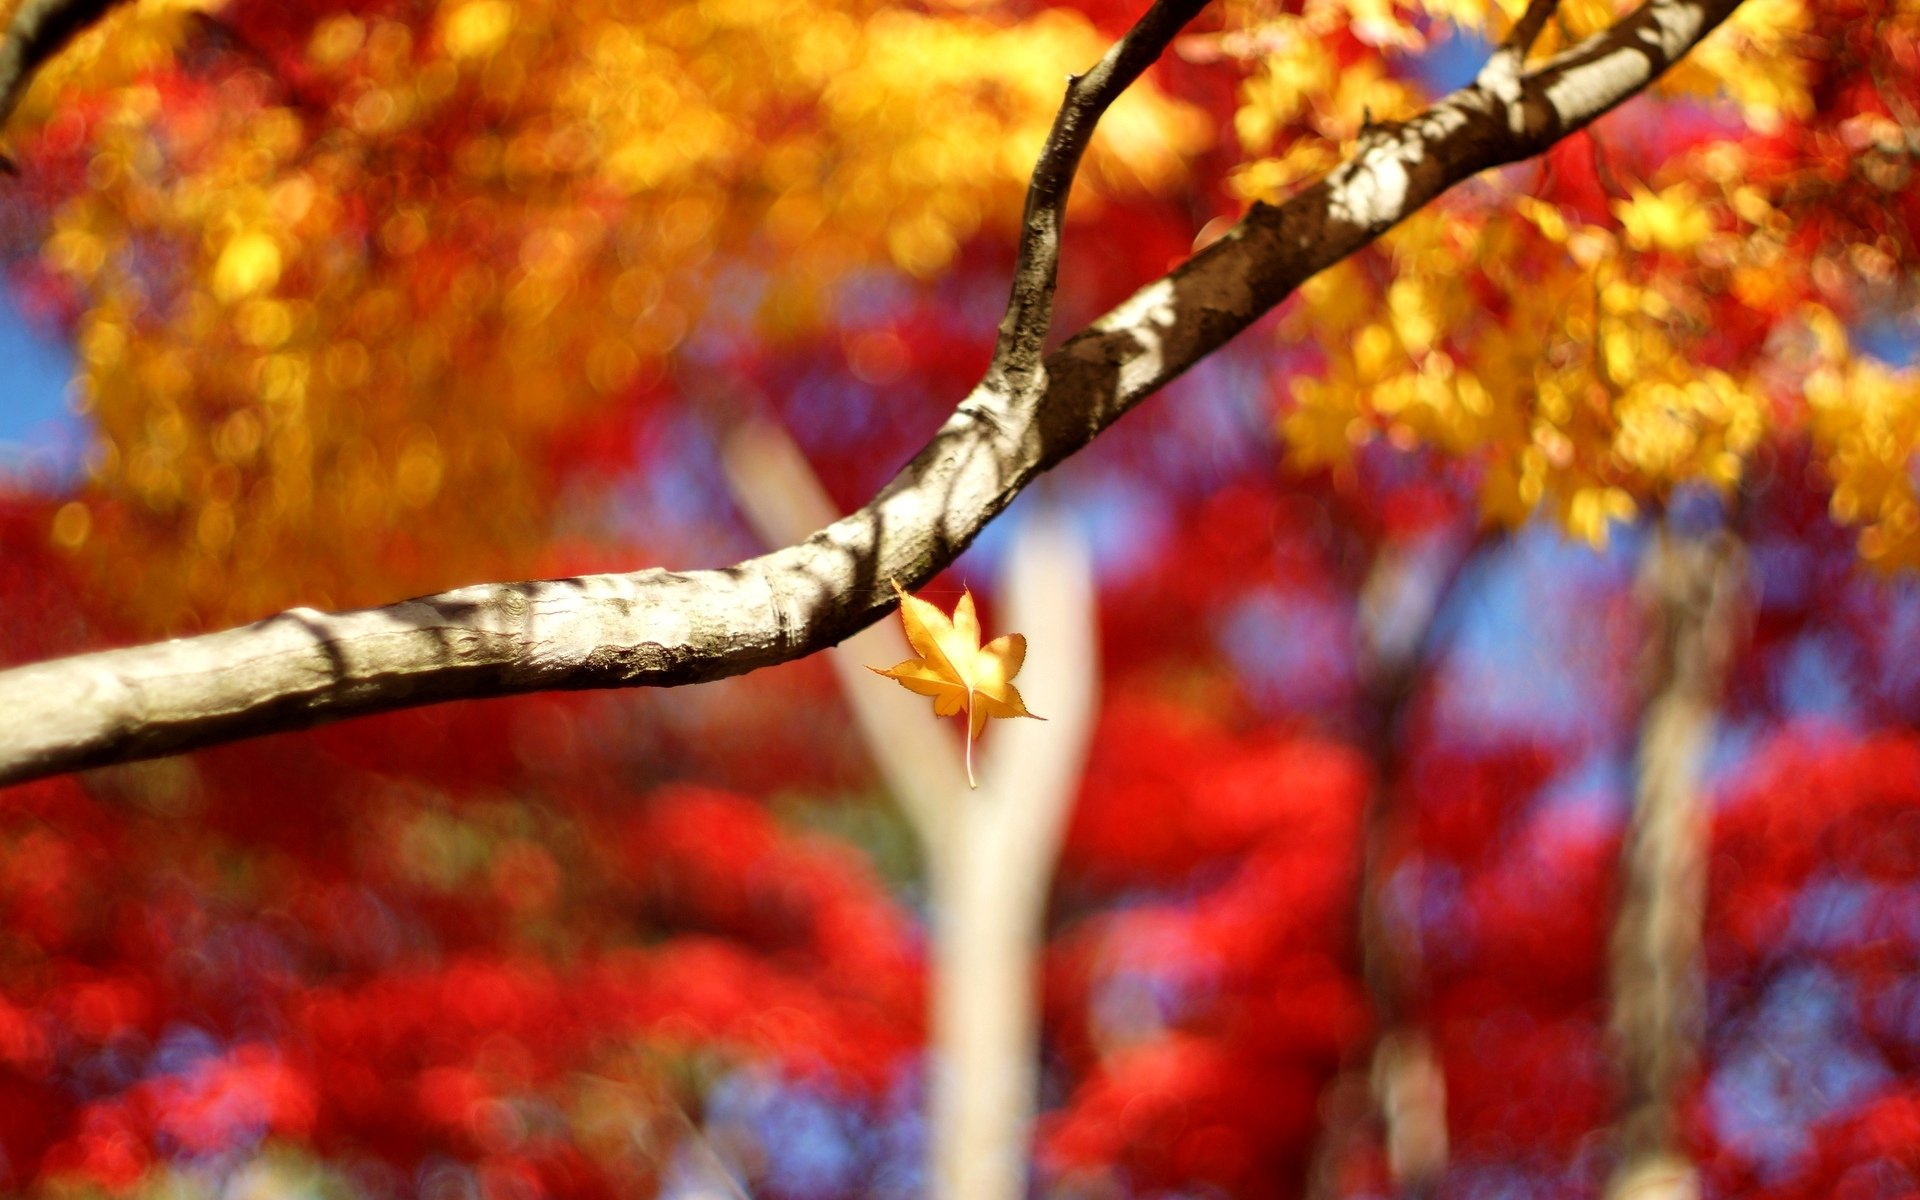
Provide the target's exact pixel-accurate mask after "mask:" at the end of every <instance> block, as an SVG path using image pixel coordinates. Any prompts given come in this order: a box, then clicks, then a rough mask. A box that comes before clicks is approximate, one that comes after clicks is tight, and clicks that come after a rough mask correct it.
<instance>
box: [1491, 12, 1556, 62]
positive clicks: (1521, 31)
mask: <svg viewBox="0 0 1920 1200" xmlns="http://www.w3.org/2000/svg"><path fill="white" fill-rule="evenodd" d="M1559 7H1560V0H1527V11H1526V12H1523V13H1521V14H1520V19H1519V20H1518V21H1516V22H1514V25H1513V28H1512V29H1510V30H1508V31H1507V36H1506V40H1504V41H1502V42H1501V43H1500V48H1501V49H1502V50H1511V51H1513V52H1514V53H1515V54H1517V55H1519V56H1520V57H1521V58H1522V59H1525V58H1526V57H1527V51H1529V50H1531V49H1533V43H1534V42H1536V41H1538V40H1539V38H1540V31H1541V30H1543V29H1545V28H1546V27H1547V22H1548V21H1549V20H1551V19H1552V17H1553V14H1554V10H1555V9H1557V8H1559Z"/></svg>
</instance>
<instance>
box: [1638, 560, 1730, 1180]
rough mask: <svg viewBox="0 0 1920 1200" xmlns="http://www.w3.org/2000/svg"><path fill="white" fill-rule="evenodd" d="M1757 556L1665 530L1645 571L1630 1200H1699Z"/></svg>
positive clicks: (1642, 588)
mask: <svg viewBox="0 0 1920 1200" xmlns="http://www.w3.org/2000/svg"><path fill="white" fill-rule="evenodd" d="M1745 580H1746V555H1745V553H1744V551H1743V550H1742V548H1741V546H1740V542H1739V540H1738V539H1737V538H1736V537H1734V536H1733V535H1732V534H1731V533H1726V532H1722V533H1718V534H1714V535H1712V536H1685V535H1677V534H1675V533H1673V532H1672V531H1671V530H1670V529H1668V528H1666V527H1665V526H1664V525H1663V526H1662V527H1661V528H1660V529H1659V531H1658V532H1657V533H1656V535H1655V539H1654V541H1653V544H1652V545H1651V546H1649V547H1648V550H1647V554H1646V558H1645V560H1644V561H1643V563H1642V565H1641V576H1640V587H1641V592H1642V596H1643V602H1644V604H1645V605H1646V608H1647V611H1648V617H1649V621H1650V623H1651V625H1652V630H1651V639H1650V644H1649V650H1650V651H1651V654H1650V658H1651V663H1650V666H1651V670H1650V671H1649V677H1650V688H1649V699H1648V702H1647V706H1646V709H1645V712H1644V714H1643V715H1642V718H1641V723H1640V735H1639V748H1638V752H1637V755H1636V758H1635V779H1634V797H1633V815H1632V818H1631V820H1630V822H1629V825H1628V829H1627V836H1626V842H1625V845H1624V846H1623V848H1622V853H1621V865H1620V872H1621V896H1620V906H1619V910H1618V913H1617V914H1616V916H1615V921H1614V929H1613V945H1612V951H1611V954H1612V1007H1613V1031H1614V1036H1615V1040H1616V1047H1617V1051H1618V1054H1619V1067H1620V1073H1621V1078H1622V1083H1623V1085H1624V1097H1623V1104H1622V1109H1621V1113H1620V1117H1619V1121H1618V1125H1617V1127H1616V1130H1615V1145H1616V1148H1617V1150H1618V1153H1619V1162H1618V1165H1617V1168H1616V1170H1615V1173H1614V1176H1613V1179H1612V1181H1611V1182H1610V1183H1609V1185H1608V1188H1607V1194H1608V1196H1610V1197H1616V1198H1620V1200H1625V1198H1627V1197H1632V1198H1633V1200H1692V1198H1695V1197H1698V1196H1699V1194H1700V1186H1699V1180H1698V1177H1697V1175H1696V1172H1695V1170H1694V1166H1693V1163H1692V1162H1691V1160H1690V1159H1689V1158H1688V1157H1687V1155H1686V1153H1685V1150H1684V1148H1683V1147H1682V1145H1681V1143H1680V1138H1679V1132H1680V1130H1679V1115H1680V1114H1679V1105H1680V1102H1681V1100H1682V1098H1683V1096H1682V1089H1683V1087H1684V1085H1685V1083H1686V1079H1687V1076H1688V1074H1689V1073H1690V1072H1691V1071H1692V1069H1693V1067H1694V1065H1695V1062H1696V1060H1697V1058H1698V1054H1699V1040H1700V1031H1701V1028H1702V1026H1703V1024H1704V1019H1705V1014H1704V1003H1705V995H1704V992H1705V980H1704V977H1703V970H1702V966H1701V962H1700V945H1701V932H1702V917H1703V914H1704V911H1705V904H1706V873H1707V850H1708V836H1707V810H1706V797H1705V794H1704V792H1703V790H1702V788H1701V772H1702V767H1703V764H1704V761H1705V756H1706V751H1707V744H1708V737H1709V735H1710V734H1711V733H1712V728H1713V714H1714V711H1715V709H1716V708H1717V707H1718V706H1719V702H1720V697H1721V694H1722V690H1723V688H1724V685H1725V679H1726V670H1727V664H1728V662H1729V660H1730V659H1731V657H1732V651H1733V647H1734V644H1735V642H1736V641H1737V640H1738V638H1739V635H1740V632H1741V629H1742V625H1743V621H1742V609H1743V607H1744V587H1745Z"/></svg>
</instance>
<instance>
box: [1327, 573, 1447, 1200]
mask: <svg viewBox="0 0 1920 1200" xmlns="http://www.w3.org/2000/svg"><path fill="white" fill-rule="evenodd" d="M1476 549H1477V547H1476V546H1469V547H1468V548H1467V549H1466V550H1465V551H1463V552H1462V553H1461V554H1460V555H1459V556H1458V557H1457V558H1456V559H1455V560H1454V561H1453V562H1451V563H1450V564H1449V565H1448V568H1447V569H1446V570H1445V571H1442V572H1434V571H1431V570H1423V569H1422V568H1421V566H1420V564H1418V563H1417V562H1414V561H1412V560H1410V559H1409V558H1408V556H1407V554H1406V553H1405V552H1404V551H1403V550H1402V549H1401V548H1398V547H1394V546H1388V547H1386V548H1384V549H1382V550H1381V551H1380V552H1379V553H1378V554H1377V555H1376V557H1375V558H1374V560H1373V563H1372V565H1371V566H1370V567H1369V569H1368V572H1367V578H1366V580H1365V582H1364V584H1363V585H1362V588H1361V595H1360V606H1359V618H1360V619H1359V623H1358V626H1359V643H1360V644H1359V646H1358V658H1359V661H1360V664H1361V671H1362V676H1363V683H1364V686H1365V690H1366V704H1367V712H1366V714H1365V719H1366V730H1365V741H1366V749H1367V755H1368V758H1369V759H1370V760H1371V762H1372V765H1373V786H1372V788H1371V789H1370V790H1369V792H1368V793H1367V801H1366V804H1367V807H1366V813H1365V817H1364V822H1363V828H1362V832H1361V838H1362V843H1361V861H1360V880H1359V884H1358V887H1357V889H1356V893H1357V900H1356V906H1357V910H1358V926H1359V931H1358V933H1359V938H1358V940H1359V955H1360V973H1361V977H1362V979H1363V980H1364V982H1365V984H1366V989H1367V998H1368V1000H1369V1001H1370V1002H1371V1006H1372V1009H1373V1013H1374V1020H1375V1022H1376V1023H1377V1027H1378V1032H1377V1033H1376V1034H1375V1036H1374V1039H1373V1042H1372V1044H1371V1046H1370V1048H1369V1050H1368V1053H1367V1057H1366V1060H1365V1061H1364V1062H1362V1063H1359V1064H1356V1065H1354V1066H1351V1067H1349V1068H1347V1069H1345V1070H1343V1071H1342V1072H1341V1073H1340V1074H1339V1075H1337V1076H1336V1077H1335V1078H1334V1080H1333V1082H1332V1083H1331V1084H1329V1085H1328V1087H1327V1090H1326V1092H1325V1093H1324V1094H1323V1096H1322V1099H1321V1115H1322V1120H1323V1123H1324V1126H1325V1128H1324V1131H1323V1133H1322V1135H1321V1140H1320V1144H1319V1146H1318V1147H1316V1149H1315V1152H1314V1156H1313V1160H1312V1162H1311V1164H1310V1166H1309V1173H1308V1180H1307V1194H1308V1195H1309V1196H1311V1197H1314V1198H1315V1200H1332V1198H1333V1197H1337V1196H1339V1195H1340V1194H1341V1191H1342V1189H1341V1187H1340V1179H1339V1175H1338V1172H1339V1167H1340V1164H1341V1163H1342V1162H1343V1161H1345V1160H1346V1159H1347V1157H1348V1156H1349V1155H1350V1154H1351V1153H1352V1152H1353V1151H1354V1149H1356V1148H1357V1147H1358V1146H1360V1145H1361V1144H1363V1143H1364V1142H1365V1141H1366V1140H1368V1139H1369V1138H1372V1137H1374V1136H1377V1137H1379V1139H1380V1142H1381V1144H1382V1146H1383V1148H1384V1149H1385V1151H1386V1156H1387V1168H1388V1171H1389V1174H1390V1177H1391V1179H1392V1182H1393V1185H1394V1188H1395V1190H1396V1192H1397V1193H1398V1194H1400V1195H1404V1196H1409V1197H1414V1198H1415V1200H1420V1198H1424V1197H1427V1196H1430V1195H1432V1194H1433V1192H1434V1190H1435V1189H1436V1188H1437V1187H1438V1186H1439V1182H1440V1177H1441V1175H1442V1174H1443V1173H1444V1172H1445V1170H1446V1165H1447V1093H1446V1078H1445V1076H1444V1074H1443V1073H1442V1071H1441V1069H1440V1060H1439V1056H1438V1054H1437V1053H1436V1052H1435V1050H1434V1046H1433V1042H1432V1039H1430V1038H1429V1037H1428V1036H1427V1035H1426V1033H1425V1031H1423V1030H1422V1029H1421V1028H1420V1027H1419V1024H1418V1022H1417V1020H1416V1018H1415V1016H1414V1013H1413V1012H1412V1007H1413V1006H1412V1004H1411V999H1412V996H1413V994H1414V990H1415V988H1416V987H1417V983H1418V980H1419V977H1420V948H1419V946H1418V945H1416V944H1414V943H1412V942H1411V941H1409V940H1408V939H1407V938H1406V937H1405V936H1402V935H1400V934H1397V933H1396V932H1395V930H1394V929H1393V928H1392V926H1391V924H1390V923H1389V922H1388V921H1387V919H1386V914H1385V910H1384V905H1383V891H1384V888H1385V886H1386V882H1387V876H1388V874H1389V872H1390V871H1391V870H1392V866H1393V858H1394V845H1393V843H1394V840H1395V838H1396V836H1397V834H1398V826H1399V820H1398V814H1397V812H1396V809H1395V804H1394V791H1395V788H1396V787H1397V786H1398V780H1399V777H1400V768H1401V752H1400V746H1399V736H1400V729H1401V726H1402V724H1403V720H1404V717H1405V714H1406V708H1407V704H1408V702H1409V701H1410V700H1411V699H1412V697H1413V694H1414V690H1415V687H1416V684H1417V681H1418V677H1419V673H1420V670H1421V667H1422V665H1423V663H1424V662H1425V659H1426V655H1427V653H1428V651H1430V650H1431V642H1432V635H1433V628H1434V624H1435V622H1436V620H1437V618H1438V616H1439V613H1440V610H1441V608H1442V607H1444V605H1445V603H1446V601H1447V598H1448V597H1449V595H1450V594H1451V592H1452V589H1453V587H1454V586H1455V585H1456V584H1457V583H1458V581H1459V579H1460V577H1461V574H1462V572H1463V570H1464V568H1465V566H1466V564H1467V562H1468V561H1469V560H1470V559H1471V558H1472V557H1473V556H1474V553H1475V550H1476Z"/></svg>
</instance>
